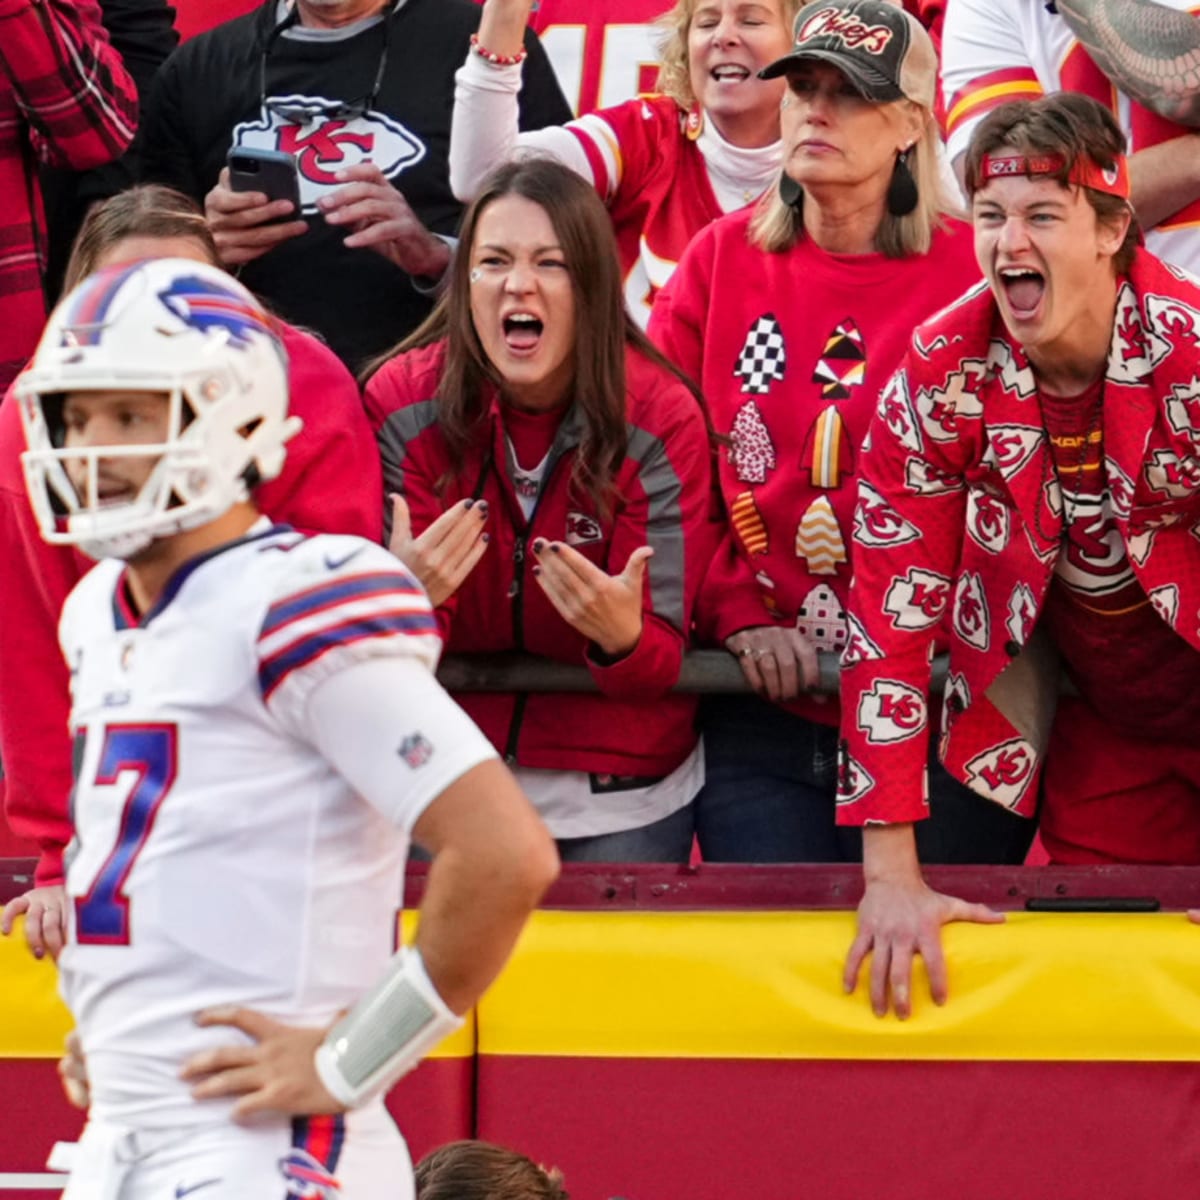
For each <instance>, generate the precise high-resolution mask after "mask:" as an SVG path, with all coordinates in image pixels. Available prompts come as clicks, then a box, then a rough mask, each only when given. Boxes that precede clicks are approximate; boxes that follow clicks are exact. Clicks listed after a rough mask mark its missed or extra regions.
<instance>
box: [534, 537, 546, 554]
mask: <svg viewBox="0 0 1200 1200" xmlns="http://www.w3.org/2000/svg"><path fill="white" fill-rule="evenodd" d="M545 548H546V540H545V538H534V539H533V552H534V554H541V552H542V551H543V550H545Z"/></svg>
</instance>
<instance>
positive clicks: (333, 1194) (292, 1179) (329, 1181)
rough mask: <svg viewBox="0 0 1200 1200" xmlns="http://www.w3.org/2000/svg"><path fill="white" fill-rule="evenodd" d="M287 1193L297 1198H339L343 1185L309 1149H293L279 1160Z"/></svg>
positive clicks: (325, 1199) (313, 1199) (317, 1199)
mask: <svg viewBox="0 0 1200 1200" xmlns="http://www.w3.org/2000/svg"><path fill="white" fill-rule="evenodd" d="M279 1173H280V1175H282V1176H283V1178H284V1179H285V1180H286V1182H287V1194H288V1195H289V1196H294V1197H296V1200H337V1197H338V1196H340V1195H341V1191H342V1185H341V1184H340V1183H338V1181H337V1180H336V1179H335V1178H334V1177H333V1176H332V1175H331V1174H330V1173H329V1172H328V1171H327V1170H326V1169H325V1168H324V1167H323V1166H321V1164H320V1163H319V1162H318V1161H317V1160H316V1159H315V1158H313V1156H312V1155H311V1154H309V1153H308V1151H307V1150H299V1149H293V1150H289V1151H288V1152H287V1154H285V1155H284V1156H283V1158H281V1159H280V1160H279Z"/></svg>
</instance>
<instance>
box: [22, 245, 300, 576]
mask: <svg viewBox="0 0 1200 1200" xmlns="http://www.w3.org/2000/svg"><path fill="white" fill-rule="evenodd" d="M86 391H134V392H142V391H146V392H164V393H166V394H167V396H168V397H169V420H168V432H167V436H166V438H165V440H164V441H162V442H161V443H157V444H155V445H149V446H146V445H131V446H124V445H112V446H105V445H100V446H95V445H88V446H86V447H72V448H67V446H66V445H65V441H66V428H65V425H64V422H63V401H64V398H65V396H66V395H67V394H69V393H72V392H86ZM15 395H16V397H17V400H18V402H19V403H20V406H21V416H22V419H23V421H24V424H25V436H26V441H27V443H28V446H29V449H28V450H27V451H26V452H25V453H24V454H23V455H22V456H21V461H22V465H23V466H24V469H25V481H26V485H27V487H28V489H29V495H30V499H31V501H32V503H33V508H34V512H35V513H36V515H37V519H38V524H39V525H40V527H41V532H42V536H43V537H44V538H45V539H46V541H48V542H50V543H52V544H56V545H68V546H78V547H79V548H80V549H81V550H82V551H83V552H84V553H85V554H87V555H89V556H91V557H92V558H105V557H116V558H130V557H132V556H133V555H136V554H138V553H139V552H140V551H141V550H143V549H145V547H146V546H148V545H149V544H150V542H152V541H153V540H155V539H156V538H162V537H168V536H170V535H171V534H174V533H179V532H180V531H182V530H185V529H194V528H196V527H197V526H199V525H204V524H206V523H207V522H209V521H211V520H213V519H214V518H216V517H219V516H221V514H222V513H225V512H227V511H228V510H229V509H230V508H231V507H232V506H233V505H234V504H236V503H237V502H238V501H240V500H244V499H245V498H246V497H247V496H248V495H249V493H250V489H251V488H253V487H254V486H255V485H256V484H258V483H259V482H261V481H262V480H267V479H274V478H275V476H277V475H278V474H279V472H280V471H281V470H282V469H283V462H284V456H285V451H284V443H286V442H287V440H288V439H289V438H290V437H292V436H293V435H294V434H295V433H296V432H298V431H299V429H300V425H301V422H300V420H299V418H297V417H289V416H288V415H287V407H288V374H287V354H286V352H285V351H284V348H283V345H282V343H281V342H280V340H279V338H278V336H277V335H276V334H275V332H274V329H273V325H272V321H271V318H270V317H269V316H268V315H267V313H266V312H265V311H264V310H263V308H262V306H261V305H260V304H259V303H258V301H257V300H255V298H254V297H253V296H252V295H251V294H250V293H249V292H248V291H246V289H245V288H243V287H242V286H241V284H239V283H238V282H237V281H236V280H234V279H233V278H232V277H231V276H229V275H227V274H226V273H225V272H224V271H221V270H219V269H218V268H216V267H212V266H208V265H206V264H204V263H197V262H192V261H190V260H188V259H173V258H164V259H151V260H147V261H145V262H138V263H133V264H126V265H124V266H119V267H109V268H107V269H105V270H101V271H98V272H97V273H96V274H95V275H92V276H89V277H88V278H87V279H85V280H84V281H83V282H82V283H81V284H80V285H79V286H78V287H76V288H75V289H74V290H73V291H72V292H71V293H70V294H69V295H67V296H66V297H64V298H63V300H62V301H61V302H60V303H59V305H58V307H57V308H56V309H55V310H54V312H53V314H52V315H51V317H50V320H49V322H48V324H47V326H46V330H45V332H44V333H43V335H42V340H41V342H40V343H39V344H38V348H37V352H36V353H35V354H34V356H33V359H32V361H31V362H30V364H29V366H28V367H27V368H26V369H25V371H24V372H22V374H21V375H20V376H18V378H17V382H16V384H15ZM123 457H124V458H129V457H136V458H140V459H145V458H147V457H151V458H154V459H157V462H156V464H155V466H154V469H153V471H152V472H151V474H150V477H149V478H148V479H147V480H146V482H145V484H144V485H143V487H142V488H141V490H140V492H139V493H138V495H137V496H136V497H135V498H134V499H133V500H132V501H129V502H126V503H116V504H107V505H105V504H101V502H100V499H99V464H100V462H101V461H105V462H111V461H115V460H119V459H121V458H123ZM68 462H76V463H78V462H82V463H84V464H85V466H86V474H85V475H84V479H85V481H86V482H85V483H84V484H83V485H82V486H81V487H80V489H79V490H76V488H75V487H74V486H73V485H72V483H71V480H70V478H69V477H68V473H67V470H66V464H67V463H68Z"/></svg>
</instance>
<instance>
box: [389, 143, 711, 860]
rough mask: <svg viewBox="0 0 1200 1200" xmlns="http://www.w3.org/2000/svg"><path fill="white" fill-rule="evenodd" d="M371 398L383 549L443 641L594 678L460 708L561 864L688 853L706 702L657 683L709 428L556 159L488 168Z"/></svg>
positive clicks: (684, 600)
mask: <svg viewBox="0 0 1200 1200" xmlns="http://www.w3.org/2000/svg"><path fill="white" fill-rule="evenodd" d="M367 409H368V414H369V415H370V417H371V419H372V421H373V422H374V423H375V425H376V428H377V431H378V436H379V442H380V449H381V453H382V456H383V466H384V477H385V481H386V483H387V484H388V486H389V488H390V489H392V490H393V491H394V492H395V493H396V494H397V495H398V496H399V497H400V499H398V500H397V501H395V510H394V515H395V517H396V520H395V522H394V528H393V530H392V541H391V546H392V549H393V550H394V551H395V553H396V554H397V555H398V556H399V557H400V558H402V559H403V560H404V561H405V562H406V563H407V564H408V565H409V566H410V568H412V569H413V570H414V571H415V573H416V574H417V575H418V577H419V578H420V579H421V580H422V582H423V583H424V584H425V586H426V588H427V589H428V591H429V592H430V595H431V598H432V599H433V600H434V603H435V604H436V605H438V616H439V619H440V621H441V626H442V631H443V634H444V636H445V639H446V644H447V650H448V651H449V652H451V653H488V652H496V651H504V650H523V651H526V652H528V653H530V654H536V655H542V656H544V657H546V658H551V659H554V660H556V661H560V662H569V663H579V664H583V665H586V666H587V667H588V669H589V670H590V671H591V673H592V677H593V678H594V680H595V682H596V687H597V691H596V692H594V693H583V694H579V693H576V694H571V695H561V694H559V695H546V694H540V695H539V694H534V693H526V692H514V693H505V694H496V693H491V694H470V695H460V696H459V697H458V699H459V701H460V703H461V704H462V705H463V707H464V708H465V709H466V710H467V711H468V712H469V713H470V714H471V716H472V717H473V718H474V719H475V720H476V721H477V722H478V723H479V725H480V726H481V727H482V728H483V730H484V731H485V732H486V733H487V734H488V736H489V737H490V738H491V739H492V741H493V742H494V744H495V745H496V747H497V749H498V750H500V752H501V753H503V754H504V755H505V756H506V758H507V759H508V762H509V763H510V764H511V765H512V766H513V768H514V769H515V771H516V773H517V777H518V779H519V780H520V781H521V783H522V785H523V787H524V788H525V790H526V792H527V793H528V795H529V796H530V797H531V799H532V800H533V801H534V803H535V805H536V806H537V807H538V809H539V811H540V812H541V814H542V816H543V818H544V819H545V820H546V822H547V824H548V825H549V827H550V830H551V832H552V833H553V834H554V835H555V837H556V839H558V842H559V846H560V849H561V851H562V853H563V854H564V856H565V857H566V858H568V859H571V858H574V859H576V860H578V859H587V860H591V861H604V860H609V861H628V860H655V861H683V860H685V859H686V857H687V855H688V853H689V850H690V846H691V840H692V820H691V802H692V799H693V797H694V796H695V793H696V792H697V790H698V789H699V787H700V785H701V783H702V780H703V765H702V759H701V755H700V754H699V752H698V748H697V736H696V733H695V730H694V723H693V722H694V703H693V701H692V700H690V699H688V698H686V697H682V696H674V695H670V694H668V693H669V691H670V688H671V687H672V685H673V684H674V682H675V680H676V678H677V677H678V673H679V667H680V662H681V659H682V655H683V651H684V646H685V643H686V639H687V633H688V629H689V626H690V622H691V608H692V600H693V597H694V595H695V592H696V587H697V585H698V583H699V579H700V576H701V575H702V573H703V570H704V567H705V563H706V560H707V557H708V556H709V554H710V553H711V547H712V538H711V537H710V535H709V532H708V531H709V526H708V505H709V495H710V483H709V480H710V469H709V448H708V430H707V424H706V421H705V417H704V413H703V410H702V407H701V404H700V402H699V400H698V398H697V397H696V395H695V393H694V391H693V390H692V389H691V387H690V386H689V385H688V384H686V383H685V381H684V380H683V378H682V377H681V376H680V375H679V374H678V373H677V372H676V371H675V369H674V368H673V367H671V366H670V365H669V364H668V363H667V362H666V360H665V359H663V358H662V356H661V355H660V354H659V353H658V352H657V351H656V350H654V349H653V347H651V346H650V344H649V343H648V342H647V341H646V339H645V338H644V337H643V335H642V334H641V332H640V331H639V330H638V329H637V328H636V326H635V325H634V324H633V322H632V321H631V320H630V318H629V317H628V316H627V314H626V312H625V308H624V302H623V297H622V293H621V278H620V267H619V265H618V261H617V255H616V247H615V244H614V240H613V234H612V228H611V225H610V222H609V218H608V214H607V212H606V211H605V209H604V206H603V204H602V203H601V202H600V200H599V198H598V197H597V196H596V194H595V191H594V189H592V188H591V187H589V186H588V185H587V184H586V183H585V182H584V181H582V180H581V179H579V178H578V177H577V176H576V175H574V174H573V173H572V172H571V171H570V170H568V169H567V168H565V167H562V166H560V165H559V164H557V163H555V162H552V161H549V160H547V159H526V160H523V161H521V162H518V163H514V164H510V165H508V166H505V167H502V168H501V169H500V170H498V171H497V172H496V173H495V174H493V175H492V177H491V179H490V180H489V182H488V185H487V186H486V187H485V188H484V189H483V190H482V192H481V193H480V195H479V196H478V198H477V199H476V200H475V202H474V203H473V205H472V206H471V208H470V209H469V210H468V212H467V214H466V217H465V218H464V223H463V229H462V237H461V244H460V247H459V254H458V258H457V261H456V262H455V265H454V267H453V268H452V277H451V281H450V284H449V288H448V290H447V293H446V295H445V296H444V297H443V298H442V301H441V302H440V304H439V305H438V308H437V309H436V311H435V312H434V314H433V315H432V316H431V318H430V320H429V321H428V322H427V323H426V324H425V325H424V326H423V327H422V328H421V329H419V330H418V331H417V332H416V333H415V334H414V335H413V336H412V338H410V339H409V341H408V342H406V343H404V344H403V345H402V346H401V347H400V353H398V354H397V356H396V357H394V358H391V359H390V360H388V361H387V362H386V363H385V364H384V365H383V366H382V367H381V368H380V369H379V370H378V371H377V372H376V374H375V375H374V376H372V378H371V379H370V381H369V383H368V385H367ZM414 534H415V535H416V536H415V537H414Z"/></svg>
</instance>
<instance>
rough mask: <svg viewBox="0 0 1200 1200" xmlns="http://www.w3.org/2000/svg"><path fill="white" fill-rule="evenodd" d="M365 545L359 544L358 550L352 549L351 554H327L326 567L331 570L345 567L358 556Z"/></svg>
mask: <svg viewBox="0 0 1200 1200" xmlns="http://www.w3.org/2000/svg"><path fill="white" fill-rule="evenodd" d="M363 549H364V548H363V547H362V546H359V548H358V549H357V550H351V551H350V553H349V554H343V555H342V556H341V558H335V557H334V556H333V555H331V554H327V555H325V567H326V569H327V570H330V571H338V570H340V569H341V568H342V567H344V566H345V565H346V564H347V563H348V562H349V561H350V560H351V559H352V558H357V557H358V556H359V555H360V554H361V553H362V552H363Z"/></svg>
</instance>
